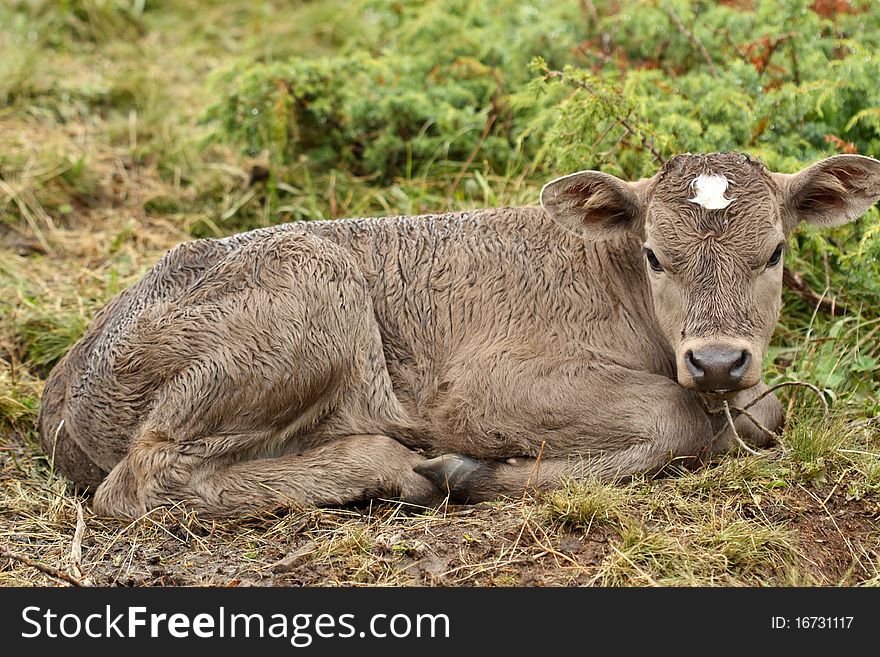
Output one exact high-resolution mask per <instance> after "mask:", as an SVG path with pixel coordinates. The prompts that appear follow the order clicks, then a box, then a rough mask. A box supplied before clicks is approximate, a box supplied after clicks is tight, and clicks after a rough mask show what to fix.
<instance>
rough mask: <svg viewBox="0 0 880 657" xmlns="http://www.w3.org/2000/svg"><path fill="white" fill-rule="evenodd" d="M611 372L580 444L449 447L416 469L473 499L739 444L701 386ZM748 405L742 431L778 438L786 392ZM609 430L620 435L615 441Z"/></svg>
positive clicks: (687, 458) (613, 476) (648, 468)
mask: <svg viewBox="0 0 880 657" xmlns="http://www.w3.org/2000/svg"><path fill="white" fill-rule="evenodd" d="M611 374H612V376H609V377H607V378H608V379H609V380H610V379H613V380H615V382H616V383H617V385H616V386H614V387H607V388H604V390H605V393H604V395H603V396H604V397H605V400H604V403H602V404H600V405H594V406H593V407H592V408H585V409H584V415H585V417H586V421H585V422H584V425H583V432H584V433H583V438H582V442H581V444H580V445H572V444H570V443H569V444H565V445H564V446H562V445H560V444H559V443H557V442H555V441H554V440H553V436H552V435H548V440H547V441H546V445H547V449H546V450H545V451H543V452H542V454H541V457H540V458H526V457H515V458H504V457H505V455H499V457H501V458H499V459H495V460H493V459H487V458H485V455H484V454H479V455H467V454H452V453H450V454H445V455H442V456H439V457H436V458H433V459H430V460H428V461H425V462H423V463H420V464H419V465H418V466H416V472H418V473H419V474H421V475H423V476H424V477H426V478H428V479H429V480H431V481H432V482H433V483H434V484H435V485H436V486H438V487H439V488H440V489H441V490H444V491H447V493H448V495H449V498H450V500H451V501H452V502H471V503H474V502H480V501H486V500H493V499H496V498H498V497H499V496H502V495H520V494H522V493H523V491H525V490H526V489H530V488H534V489H549V488H554V487H556V486H558V485H559V484H560V483H561V482H562V481H564V480H566V479H583V478H590V477H593V478H597V479H600V480H603V481H614V480H622V479H626V478H629V477H632V476H634V475H640V474H652V473H655V472H657V471H659V470H661V469H663V468H664V467H666V466H668V465H670V464H676V465H681V466H684V467H692V466H695V465H697V464H699V463H701V462H703V461H704V460H706V459H708V458H710V457H712V456H715V455H717V454H720V453H724V452H727V451H729V450H730V449H731V448H733V447H735V445H736V441H735V439H734V436H733V432H732V431H731V430H730V428H729V427H727V426H725V425H726V424H727V420H726V417H725V416H724V415H723V413H712V412H710V410H711V408H712V407H711V406H709V405H707V404H706V402H705V401H704V400H701V399H700V398H699V397H698V396H697V395H696V394H695V393H692V392H690V391H687V390H685V389H684V388H682V387H681V386H679V385H678V384H677V383H675V382H674V381H671V380H669V379H667V378H665V377H661V376H658V375H654V374H650V373H645V372H628V373H627V374H626V375H625V376H623V375H622V372H621V371H620V370H619V369H617V368H615V370H614V371H613V372H612V373H611ZM634 391H638V393H637V394H633V393H634ZM646 391H650V394H648V393H647V392H646ZM766 391H767V386H766V385H765V384H763V383H762V384H760V385H759V386H755V387H754V388H752V389H749V390H746V391H743V392H742V393H740V394H739V395H737V397H735V398H734V399H733V400H732V401H731V402H730V403H731V404H732V406H734V407H739V408H743V407H745V406H746V405H748V404H749V403H750V402H752V401H753V400H755V399H757V398H758V397H760V396H761V395H762V394H763V393H764V392H766ZM634 399H638V400H639V401H640V409H639V412H638V413H633V412H632V409H631V408H630V406H631V404H632V400H634ZM719 408H720V406H719ZM748 413H749V415H750V416H751V418H753V419H750V418H748V417H746V416H745V415H740V416H739V417H737V418H736V419H735V421H734V425H735V427H736V429H737V433H738V434H739V435H740V437H741V438H742V439H743V440H744V441H745V442H747V443H749V444H751V445H754V446H760V447H764V446H767V445H769V444H770V443H771V442H772V438H771V436H770V435H768V433H767V431H770V432H775V431H776V430H778V429H779V427H780V426H781V425H782V408H781V405H780V403H779V400H778V399H777V398H776V396H775V395H774V394H772V393H771V394H769V395H767V396H765V397H763V398H762V399H760V400H759V401H757V402H756V403H755V404H754V406H752V407H750V408H749V411H748ZM734 415H736V413H734ZM756 421H757V422H758V423H760V424H761V427H763V428H761V427H759V426H758V425H757V424H756ZM765 429H766V430H767V431H765ZM609 435H613V436H615V439H614V440H612V441H609V440H608V439H607V436H609ZM624 437H626V438H624ZM560 447H563V449H560ZM509 456H514V455H509ZM480 457H482V458H480Z"/></svg>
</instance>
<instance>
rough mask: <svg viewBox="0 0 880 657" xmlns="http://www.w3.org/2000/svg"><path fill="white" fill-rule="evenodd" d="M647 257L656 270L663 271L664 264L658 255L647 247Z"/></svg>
mask: <svg viewBox="0 0 880 657" xmlns="http://www.w3.org/2000/svg"><path fill="white" fill-rule="evenodd" d="M645 259H646V260H647V261H648V265H649V266H650V267H651V269H653V270H654V271H656V272H661V271H663V265H661V264H660V261H659V260H657V256H656V255H654V252H653V251H652V250H651V249H649V248H647V247H645Z"/></svg>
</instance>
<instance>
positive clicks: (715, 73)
mask: <svg viewBox="0 0 880 657" xmlns="http://www.w3.org/2000/svg"><path fill="white" fill-rule="evenodd" d="M666 13H667V15H668V16H669V18H670V19H671V20H672V24H673V25H675V27H676V29H677V30H678V31H679V32H681V33H682V34H683V35H685V36H686V37H687V38H688V40H689V41H690V42H691V43H692V44H694V46H696V48H697V50H699V51H700V54H701V55H702V56H703V59H705V60H706V64H707V65H708V66H709V72H710V73H711V74H712V77H713V78H718V77H719V75H718V69H717V68H715V62H713V61H712V57H711V56H710V55H709V51H708V50H706V46H704V45H703V42H702V41H700V38H699V37H698V36H697V35H696V34H694V33H693V32H691V31H690V30H689V29H687V28H686V27H685V25H684V23H682V22H681V19H680V18H679V17H678V14H676V13H675V10H674V9H673V8H672V7H666Z"/></svg>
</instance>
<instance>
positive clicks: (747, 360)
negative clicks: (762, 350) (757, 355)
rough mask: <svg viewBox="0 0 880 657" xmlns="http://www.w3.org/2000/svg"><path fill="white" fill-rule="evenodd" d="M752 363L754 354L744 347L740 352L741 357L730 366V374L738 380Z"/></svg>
mask: <svg viewBox="0 0 880 657" xmlns="http://www.w3.org/2000/svg"><path fill="white" fill-rule="evenodd" d="M751 364H752V354H751V353H750V352H749V351H748V350H746V349H743V350H742V351H741V352H740V355H739V359H738V360H737V361H736V362H735V363H734V364H733V367H731V368H730V375H731V376H732V377H734V378H735V379H737V380H739V379H741V378H743V376H745V373H746V372H747V371H748V369H749V365H751Z"/></svg>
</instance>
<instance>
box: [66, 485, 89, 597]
mask: <svg viewBox="0 0 880 657" xmlns="http://www.w3.org/2000/svg"><path fill="white" fill-rule="evenodd" d="M75 504H76V529H75V530H74V531H73V541H71V543H70V561H71V568H72V569H73V574H74V575H75V576H76V577H78V578H79V577H82V576H83V571H82V540H83V535H84V534H85V533H86V521H85V519H84V518H83V508H82V504H80V502H79V500H75ZM85 582H86V580H85V579H84V580H83V583H85Z"/></svg>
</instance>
